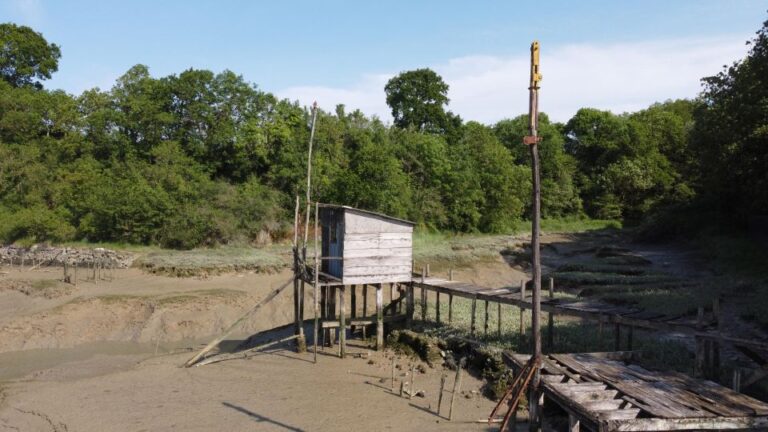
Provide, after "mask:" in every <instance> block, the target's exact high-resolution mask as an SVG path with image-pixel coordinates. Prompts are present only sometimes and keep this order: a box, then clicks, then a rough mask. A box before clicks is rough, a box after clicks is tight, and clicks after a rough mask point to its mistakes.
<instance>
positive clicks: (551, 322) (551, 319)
mask: <svg viewBox="0 0 768 432" xmlns="http://www.w3.org/2000/svg"><path fill="white" fill-rule="evenodd" d="M554 298H555V279H554V278H549V299H550V300H553V299H554ZM547 315H548V316H547V350H548V351H549V352H552V350H553V349H554V347H555V316H554V315H553V314H552V312H550V313H548V314H547Z"/></svg>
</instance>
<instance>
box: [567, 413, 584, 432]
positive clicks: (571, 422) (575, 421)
mask: <svg viewBox="0 0 768 432" xmlns="http://www.w3.org/2000/svg"><path fill="white" fill-rule="evenodd" d="M580 430H581V422H580V421H579V418H578V417H576V416H575V415H573V414H568V432H579V431H580Z"/></svg>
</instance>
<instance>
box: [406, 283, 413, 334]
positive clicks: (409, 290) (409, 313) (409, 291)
mask: <svg viewBox="0 0 768 432" xmlns="http://www.w3.org/2000/svg"><path fill="white" fill-rule="evenodd" d="M413 300H414V299H413V283H409V284H408V285H407V287H406V293H405V325H406V327H408V328H411V325H412V324H413V312H414V311H413V309H414V304H413Z"/></svg>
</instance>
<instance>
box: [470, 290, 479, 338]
mask: <svg viewBox="0 0 768 432" xmlns="http://www.w3.org/2000/svg"><path fill="white" fill-rule="evenodd" d="M476 311H477V297H472V322H471V324H470V326H469V334H470V336H472V337H475V319H476V317H475V315H477V314H476V313H475V312H476Z"/></svg>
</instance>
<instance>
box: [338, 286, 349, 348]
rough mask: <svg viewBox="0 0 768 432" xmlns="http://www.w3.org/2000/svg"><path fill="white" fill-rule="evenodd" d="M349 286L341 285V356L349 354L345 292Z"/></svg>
mask: <svg viewBox="0 0 768 432" xmlns="http://www.w3.org/2000/svg"><path fill="white" fill-rule="evenodd" d="M346 290H347V287H346V286H344V285H342V286H340V287H339V357H341V358H344V357H346V355H347V302H346V299H345V295H344V292H345V291H346Z"/></svg>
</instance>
